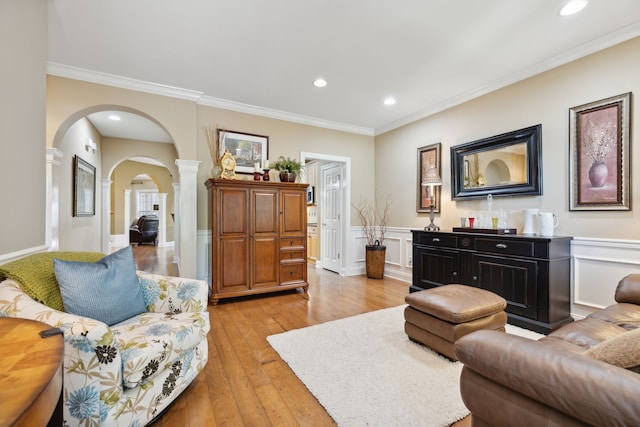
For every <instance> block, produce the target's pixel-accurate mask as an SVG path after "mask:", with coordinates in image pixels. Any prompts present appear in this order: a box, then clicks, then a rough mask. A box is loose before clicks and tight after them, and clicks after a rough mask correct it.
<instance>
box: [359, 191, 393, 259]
mask: <svg viewBox="0 0 640 427" xmlns="http://www.w3.org/2000/svg"><path fill="white" fill-rule="evenodd" d="M352 206H353V208H354V209H355V210H356V212H357V213H358V217H359V218H360V224H361V225H360V226H361V227H362V234H363V236H364V238H365V241H366V242H367V246H375V245H376V240H377V241H378V244H379V245H384V235H385V233H386V231H387V224H388V223H389V209H390V208H391V195H388V196H387V199H386V201H385V205H384V208H383V209H382V212H380V211H378V210H377V209H376V203H375V199H374V201H373V202H371V201H369V200H367V199H365V200H360V203H359V204H358V205H354V204H352Z"/></svg>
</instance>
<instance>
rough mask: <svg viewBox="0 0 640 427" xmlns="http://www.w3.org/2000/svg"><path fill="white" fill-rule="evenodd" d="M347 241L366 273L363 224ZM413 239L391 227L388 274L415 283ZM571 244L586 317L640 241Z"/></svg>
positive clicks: (633, 264)
mask: <svg viewBox="0 0 640 427" xmlns="http://www.w3.org/2000/svg"><path fill="white" fill-rule="evenodd" d="M210 241H211V235H210V232H209V231H208V230H200V231H198V234H197V247H198V252H197V253H198V260H197V274H198V277H197V278H198V279H202V280H206V281H207V282H209V283H211V277H210V276H211V273H210V259H211V256H210V252H209V250H210V249H209V248H210V244H209V242H210ZM347 241H348V244H347V248H346V249H347V254H346V256H345V257H344V265H343V269H342V270H343V271H344V272H345V275H347V276H353V275H359V274H365V271H366V265H365V249H364V246H365V242H364V238H363V237H362V231H361V229H360V227H351V228H350V229H349V236H348V239H347ZM412 243H413V241H412V234H411V229H409V228H401V227H390V228H388V229H387V234H386V236H385V245H386V246H387V250H386V254H385V259H386V264H385V271H384V274H385V277H391V278H395V279H398V280H401V281H404V282H407V283H411V279H412V265H413V259H412V254H413V251H412ZM571 248H572V255H573V262H572V275H571V276H572V284H571V288H572V291H571V314H572V316H573V317H575V318H582V317H584V316H586V315H588V314H589V313H591V312H593V311H595V310H597V309H600V308H603V307H606V306H607V305H610V304H613V303H614V302H615V300H614V293H615V289H616V286H617V284H618V281H619V280H620V279H621V278H623V277H624V276H626V275H627V274H633V273H640V241H632V240H610V239H593V238H586V237H582V238H581V237H574V239H573V240H572V242H571Z"/></svg>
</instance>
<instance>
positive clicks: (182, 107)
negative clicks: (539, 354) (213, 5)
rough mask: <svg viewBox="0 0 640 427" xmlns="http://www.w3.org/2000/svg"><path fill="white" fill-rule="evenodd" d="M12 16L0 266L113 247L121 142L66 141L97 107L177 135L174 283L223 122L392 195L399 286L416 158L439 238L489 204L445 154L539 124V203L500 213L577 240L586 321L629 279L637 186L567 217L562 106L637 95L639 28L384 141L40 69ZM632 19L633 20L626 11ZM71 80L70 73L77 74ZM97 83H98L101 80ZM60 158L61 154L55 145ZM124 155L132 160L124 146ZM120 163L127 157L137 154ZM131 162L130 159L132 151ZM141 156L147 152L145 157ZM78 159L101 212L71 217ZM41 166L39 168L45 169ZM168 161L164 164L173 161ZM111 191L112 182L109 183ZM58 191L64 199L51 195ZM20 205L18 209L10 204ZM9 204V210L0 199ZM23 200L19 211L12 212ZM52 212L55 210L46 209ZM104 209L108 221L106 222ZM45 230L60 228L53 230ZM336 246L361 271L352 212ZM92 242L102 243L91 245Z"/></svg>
mask: <svg viewBox="0 0 640 427" xmlns="http://www.w3.org/2000/svg"><path fill="white" fill-rule="evenodd" d="M10 9H11V10H10V12H8V13H2V15H3V16H9V15H10V14H14V15H17V16H18V17H19V18H18V19H15V20H11V22H7V23H6V25H3V27H4V28H5V29H6V31H7V34H9V36H7V37H3V41H2V42H0V43H2V45H3V51H5V52H8V53H7V57H8V58H13V62H12V66H11V67H10V68H9V67H7V68H6V69H5V70H4V71H3V79H2V81H3V83H2V85H3V93H5V94H6V95H5V96H3V97H2V99H0V105H2V106H3V111H5V114H6V116H5V120H3V125H2V126H1V129H0V140H1V141H2V144H1V145H0V151H1V152H2V158H3V159H4V162H3V168H1V170H0V188H1V193H2V195H3V196H4V199H5V203H6V207H5V209H3V213H2V221H1V222H0V223H1V224H2V225H1V227H2V231H3V239H1V240H0V263H3V262H6V261H10V260H13V259H16V258H19V257H21V256H24V255H27V254H30V253H34V252H38V251H42V250H47V249H48V248H51V247H55V248H59V249H61V250H89V251H105V249H109V248H110V241H109V239H110V235H111V234H112V233H111V230H110V229H109V227H110V221H109V220H108V219H107V218H106V217H105V216H106V215H109V209H108V203H109V197H107V195H108V194H109V193H108V191H107V190H105V191H104V192H103V188H105V187H103V185H106V184H105V183H107V182H108V181H109V180H110V179H111V172H112V170H113V168H114V167H115V166H116V165H117V164H119V163H120V162H121V161H122V160H124V158H123V152H122V151H119V150H116V149H113V150H111V151H110V149H109V146H111V147H113V146H114V145H117V144H118V143H120V141H114V140H112V139H110V138H108V137H101V136H100V135H96V134H95V133H94V131H93V130H91V129H89V130H88V132H91V134H92V135H93V137H94V139H95V142H96V143H97V145H98V147H99V148H100V149H98V150H96V151H95V152H93V151H88V150H86V149H85V147H84V138H85V136H86V135H85V134H82V135H81V136H78V137H77V138H75V137H74V138H73V141H72V143H71V145H72V146H73V148H66V147H67V146H66V145H63V144H66V142H64V141H65V138H69V134H68V133H67V132H68V131H69V129H71V128H72V127H73V126H74V125H75V124H76V123H78V122H80V123H86V122H84V120H85V119H84V117H86V115H87V114H89V113H91V112H95V111H99V110H106V109H109V110H113V109H115V110H121V111H128V112H134V113H136V114H140V115H144V116H146V117H151V118H153V119H154V120H155V121H156V122H158V123H159V124H161V125H162V126H163V127H164V128H165V129H166V130H167V131H168V133H169V134H170V135H171V136H172V138H173V140H174V143H173V146H174V147H175V152H176V153H177V154H176V155H177V156H178V157H177V160H179V162H178V163H179V164H178V165H176V164H175V160H176V159H171V160H166V161H165V164H166V165H167V166H170V167H171V168H174V176H180V183H181V191H182V192H183V194H182V195H183V201H182V202H180V203H182V205H180V206H181V207H180V208H181V212H180V213H181V218H180V219H181V229H180V230H179V232H178V233H177V235H178V238H179V239H181V240H180V244H179V248H180V249H179V250H180V254H179V255H180V271H181V273H182V275H185V276H190V277H195V278H201V279H202V278H205V279H206V278H207V277H208V275H209V271H208V267H207V264H208V263H207V251H206V247H207V244H208V241H209V238H210V234H209V231H208V223H207V218H208V209H207V191H206V188H205V186H204V182H205V181H206V180H207V179H208V178H210V170H211V168H212V161H211V156H210V153H209V149H208V145H207V140H206V136H205V134H204V133H203V128H204V127H206V126H210V125H213V126H220V127H224V128H227V129H233V130H239V131H243V132H247V133H253V134H259V135H268V136H269V144H270V146H269V154H270V157H271V158H272V159H275V158H277V157H278V156H279V155H284V156H291V157H295V158H300V157H301V155H302V153H305V154H309V153H311V154H325V155H332V156H337V157H340V158H348V159H350V176H349V177H348V180H349V193H350V200H351V201H353V202H356V201H357V200H358V199H360V198H374V197H377V198H378V199H384V198H385V197H386V195H388V194H392V200H393V204H392V208H391V211H390V217H389V234H388V237H389V242H390V243H389V247H388V255H387V259H388V264H387V274H388V276H389V277H395V278H398V279H400V280H403V281H405V282H410V275H411V259H410V256H411V252H410V246H411V233H410V230H411V229H423V228H424V227H425V226H426V225H427V224H428V221H429V218H428V214H426V213H417V212H416V209H415V206H416V185H417V170H416V157H417V149H418V148H420V147H423V146H426V145H430V144H435V143H441V144H442V158H441V161H442V167H441V173H442V181H443V186H442V195H441V209H440V213H439V214H437V215H436V219H435V221H436V223H437V224H438V225H439V226H440V227H441V228H442V229H445V230H449V229H451V228H453V227H457V226H459V225H460V218H461V217H467V216H469V215H468V212H469V211H479V210H483V209H484V206H485V205H484V203H485V200H484V199H483V200H464V201H457V200H452V197H451V185H450V182H451V171H450V152H449V149H450V148H451V147H454V146H457V145H460V144H464V143H467V142H470V141H475V140H478V139H482V138H486V137H490V136H493V135H498V134H502V133H505V132H509V131H513V130H516V129H521V128H524V127H527V126H532V125H537V124H542V141H543V149H542V170H543V195H541V196H526V197H513V198H496V199H495V201H494V203H495V204H496V206H498V207H499V208H500V209H503V210H506V211H509V212H510V213H511V219H510V225H511V226H513V227H514V228H517V229H518V230H521V229H522V227H523V222H524V218H523V215H522V210H523V209H527V208H537V209H540V210H541V211H549V212H553V213H554V214H555V215H556V216H557V218H558V222H559V225H558V227H557V228H556V229H555V233H556V234H557V235H562V236H572V237H573V241H572V256H573V263H572V275H571V276H572V283H571V289H572V293H571V295H572V301H571V303H572V311H571V313H572V315H573V316H574V317H576V318H580V317H584V316H585V315H587V314H588V313H590V312H592V311H594V310H596V309H598V308H602V307H604V306H606V305H608V304H611V303H613V295H614V290H615V286H616V283H617V281H618V280H619V279H620V278H622V277H623V276H625V275H626V274H629V273H633V272H636V271H637V265H638V262H637V253H638V250H639V249H640V230H639V229H638V227H637V222H638V215H639V213H638V211H639V210H638V208H637V205H636V206H634V204H637V203H638V202H637V200H640V198H639V197H638V189H637V188H636V186H634V185H633V182H632V181H631V182H629V183H628V187H627V189H628V191H629V192H630V206H629V209H628V210H619V211H615V210H593V211H573V210H571V209H570V204H571V197H570V196H571V195H570V191H571V190H570V159H569V149H570V147H569V144H570V142H569V140H570V137H569V134H570V109H571V108H573V107H576V106H580V105H584V104H587V103H590V102H594V101H598V100H602V99H606V98H609V97H612V96H618V95H621V94H625V93H632V94H633V95H635V94H637V93H638V92H639V91H640V80H639V79H638V78H637V70H638V69H640V55H638V53H639V52H640V37H638V33H637V31H638V29H637V28H638V26H637V24H638V23H637V21H636V22H635V26H633V25H632V26H630V29H629V33H632V32H633V31H636V34H635V35H634V36H630V35H628V36H627V37H624V38H623V37H622V36H621V39H620V40H619V41H616V42H611V41H610V45H608V46H607V47H606V48H603V49H596V51H594V52H593V53H590V54H589V55H586V56H580V55H578V54H576V57H575V59H574V60H571V61H568V62H566V63H562V64H561V65H558V66H556V67H551V68H550V69H548V70H546V71H543V72H541V73H539V74H535V75H531V76H529V77H527V78H523V79H521V80H519V81H514V82H513V83H511V84H508V85H505V86H504V87H501V88H498V89H496V90H494V91H491V92H488V93H484V94H482V95H481V96H477V97H474V98H473V99H469V100H466V102H462V103H459V104H457V105H452V106H451V107H450V108H445V109H443V110H442V111H437V112H434V113H433V114H431V115H428V116H426V117H423V118H419V119H417V120H415V121H413V122H410V123H407V124H405V125H402V126H400V127H397V128H394V129H391V130H388V131H385V132H382V133H379V134H375V135H374V134H373V133H367V132H356V131H353V129H347V130H344V129H334V128H327V127H318V126H314V125H310V124H305V123H299V122H289V121H285V120H281V119H278V118H273V117H265V116H259V115H256V114H251V113H246V112H240V111H234V110H230V109H225V108H222V107H219V106H214V105H210V104H207V102H206V99H204V100H203V99H202V97H200V96H196V97H194V96H193V95H194V94H193V93H190V92H189V91H187V90H185V91H184V92H182V93H180V94H179V95H178V96H175V94H174V95H168V94H167V93H154V92H153V91H143V90H140V87H139V86H135V87H134V88H131V87H129V88H127V87H123V84H122V81H118V80H117V79H116V80H115V81H114V80H109V79H106V80H99V77H100V76H98V75H95V74H93V75H91V73H83V72H82V71H83V70H78V69H73V68H69V67H64V66H60V64H50V63H48V60H49V59H48V58H49V56H48V49H47V37H48V30H47V22H48V16H47V14H48V10H47V4H46V3H44V4H43V3H42V2H35V1H27V2H20V4H19V5H12V6H11V7H10ZM635 12H637V10H636V11H635ZM74 75H75V76H77V77H73V76H74ZM102 77H104V76H102ZM633 104H635V97H634V96H632V97H631V112H630V114H629V116H625V117H628V120H629V123H630V125H631V130H632V131H631V134H630V138H629V139H628V141H627V143H628V144H629V145H630V146H633V142H634V140H635V138H636V136H635V132H634V130H633V129H634V126H633V125H634V124H637V123H638V118H639V117H638V115H639V114H640V113H639V112H638V109H637V108H634V105H633ZM61 148H62V149H61ZM131 151H132V152H134V151H139V150H137V149H132V150H131ZM132 152H126V153H124V156H125V157H128V156H130V155H133V154H132ZM138 154H139V152H138ZM145 154H147V155H150V156H153V155H154V153H153V152H152V151H151V150H147V151H146V152H145ZM631 154H632V156H631V158H630V159H628V160H629V163H628V164H629V168H630V170H631V177H633V171H635V170H640V169H637V168H638V167H640V158H639V157H638V156H637V155H636V153H635V150H633V149H631ZM74 155H80V156H81V157H83V158H85V160H88V161H89V162H90V163H91V164H93V165H95V166H96V178H97V183H98V185H97V193H96V215H95V216H92V217H86V218H73V217H72V214H71V210H72V203H71V199H72V190H71V181H72V178H71V176H72V175H71V174H72V159H73V157H74ZM47 158H48V159H47ZM171 161H173V163H171ZM107 187H108V186H107ZM54 189H55V190H56V191H57V190H58V189H60V193H57V192H54V191H52V190H54ZM14 197H15V199H14ZM12 199H13V200H15V204H11V203H9V201H10V200H12ZM18 201H19V202H20V203H19V204H18V203H17V202H18ZM54 201H55V202H56V203H58V206H59V209H57V210H55V211H52V206H53V202H54ZM105 212H106V213H105ZM53 224H55V225H56V226H55V227H54V226H53ZM346 232H347V233H348V234H347V238H346V239H345V241H346V243H345V247H344V257H343V265H342V267H343V270H344V275H345V276H346V275H348V274H361V272H362V271H363V269H364V263H363V260H362V256H361V251H362V249H361V239H360V229H359V227H358V224H357V222H356V220H355V215H354V214H353V212H349V216H348V221H347V226H346ZM97 236H100V237H97Z"/></svg>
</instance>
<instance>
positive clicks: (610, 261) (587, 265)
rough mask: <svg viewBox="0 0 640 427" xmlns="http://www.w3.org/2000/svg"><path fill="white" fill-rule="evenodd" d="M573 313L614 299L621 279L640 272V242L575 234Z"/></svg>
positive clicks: (588, 310)
mask: <svg viewBox="0 0 640 427" xmlns="http://www.w3.org/2000/svg"><path fill="white" fill-rule="evenodd" d="M571 249H572V255H573V293H572V308H571V314H572V315H573V316H574V317H576V318H581V317H584V316H586V315H588V314H589V313H591V312H593V311H595V310H597V309H600V308H603V307H606V306H608V305H610V304H613V303H614V302H615V300H614V293H615V290H616V286H617V285H618V281H619V280H620V279H622V278H623V277H624V276H626V275H627V274H634V273H640V242H638V241H632V240H609V239H592V238H586V237H574V239H573V241H572V242H571Z"/></svg>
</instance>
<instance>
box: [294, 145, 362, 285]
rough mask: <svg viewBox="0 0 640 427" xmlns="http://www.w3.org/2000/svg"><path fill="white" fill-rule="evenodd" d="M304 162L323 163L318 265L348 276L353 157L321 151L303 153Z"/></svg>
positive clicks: (301, 157) (301, 154) (318, 191)
mask: <svg viewBox="0 0 640 427" xmlns="http://www.w3.org/2000/svg"><path fill="white" fill-rule="evenodd" d="M300 160H301V162H302V163H303V164H305V163H306V162H308V161H311V160H314V161H316V162H317V163H318V165H319V168H318V169H319V173H318V180H317V181H318V185H317V187H316V189H315V190H316V194H317V197H316V202H317V208H318V214H319V218H320V221H318V228H319V230H318V235H319V236H320V250H319V253H320V256H319V258H320V262H319V263H317V264H316V266H318V267H322V268H323V269H326V270H329V271H333V272H335V273H338V274H341V275H345V274H346V271H347V266H346V260H347V259H348V256H347V247H348V245H347V242H346V236H348V227H349V226H350V224H351V215H350V213H351V210H350V209H349V206H351V190H350V189H351V186H350V185H349V183H350V177H351V159H350V158H348V157H342V156H333V155H328V154H319V153H307V152H302V153H300Z"/></svg>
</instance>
